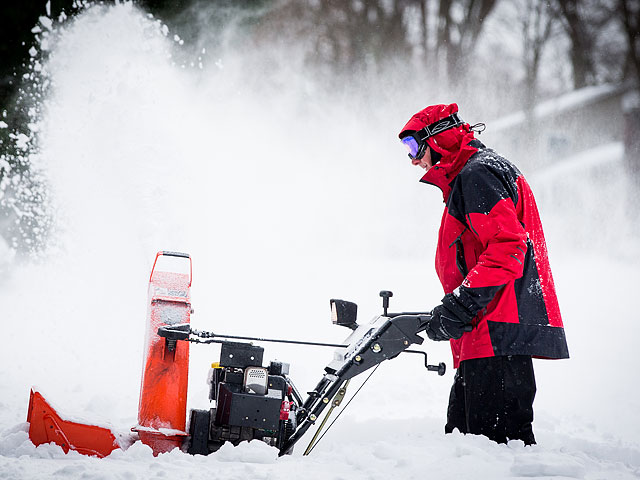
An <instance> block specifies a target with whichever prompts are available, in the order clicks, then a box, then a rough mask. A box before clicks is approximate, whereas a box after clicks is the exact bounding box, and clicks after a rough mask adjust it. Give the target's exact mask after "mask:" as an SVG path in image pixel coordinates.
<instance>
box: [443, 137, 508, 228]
mask: <svg viewBox="0 0 640 480" xmlns="http://www.w3.org/2000/svg"><path fill="white" fill-rule="evenodd" d="M520 175H521V173H520V171H519V170H518V169H517V168H516V166H515V165H513V164H512V163H511V162H509V161H508V160H506V159H505V158H503V157H501V156H500V155H498V154H497V153H496V152H494V151H493V150H491V149H488V148H483V149H481V150H478V152H477V153H475V154H474V155H473V156H472V157H471V158H470V159H469V160H468V162H467V164H466V165H465V166H464V167H463V169H462V170H460V173H459V174H458V175H457V176H456V178H455V179H454V180H453V182H452V183H451V195H450V196H449V201H448V203H447V207H448V210H449V214H450V215H452V216H453V217H455V218H456V219H457V220H459V221H460V222H462V223H463V224H465V225H466V221H465V216H466V215H467V214H469V213H484V214H487V213H489V212H490V211H491V209H492V208H493V207H494V206H495V205H496V203H498V202H499V201H500V200H503V199H505V198H511V200H512V201H513V204H514V205H516V204H517V203H518V186H517V183H516V181H517V179H518V177H519V176H520Z"/></svg>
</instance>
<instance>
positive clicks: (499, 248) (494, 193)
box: [454, 163, 527, 315]
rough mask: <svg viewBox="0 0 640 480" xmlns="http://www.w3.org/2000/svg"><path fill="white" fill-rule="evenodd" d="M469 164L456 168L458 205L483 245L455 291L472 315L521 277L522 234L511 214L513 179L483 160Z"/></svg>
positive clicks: (514, 195) (514, 201)
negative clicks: (459, 190)
mask: <svg viewBox="0 0 640 480" xmlns="http://www.w3.org/2000/svg"><path fill="white" fill-rule="evenodd" d="M470 167H471V168H469V169H464V170H463V171H462V172H460V184H459V187H460V188H461V190H462V191H461V194H462V195H461V198H462V204H461V205H460V207H461V208H462V210H463V212H464V216H465V223H466V224H467V226H468V228H469V229H470V230H471V232H472V233H473V235H475V236H476V238H477V240H478V241H479V242H480V244H481V245H482V248H483V250H482V253H481V254H480V255H479V256H478V260H477V263H476V265H475V266H474V267H473V268H472V269H471V270H470V271H469V272H468V273H467V276H466V277H465V279H464V280H463V282H462V285H461V286H460V288H459V289H457V290H456V291H455V292H454V295H455V296H456V297H458V299H459V301H460V302H461V303H462V304H463V305H464V306H465V307H466V308H467V309H469V311H470V312H471V313H473V314H474V315H475V314H477V313H478V312H479V311H480V310H482V309H483V308H485V307H486V306H487V305H488V304H489V302H491V300H492V299H493V298H494V297H495V295H496V293H498V291H499V290H500V289H501V288H502V287H504V286H505V285H506V284H507V283H508V282H510V281H512V280H515V279H517V278H520V277H521V276H522V272H523V268H524V259H525V255H526V252H527V234H526V232H525V231H524V227H523V226H522V224H521V223H520V221H519V220H518V217H517V214H516V204H517V201H518V191H517V186H516V182H515V178H514V179H512V178H511V177H510V176H509V175H508V174H506V173H505V172H504V171H502V170H501V169H499V168H495V167H490V166H488V165H485V164H482V163H479V164H475V165H470Z"/></svg>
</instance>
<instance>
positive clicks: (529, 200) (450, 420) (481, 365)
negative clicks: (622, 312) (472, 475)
mask: <svg viewBox="0 0 640 480" xmlns="http://www.w3.org/2000/svg"><path fill="white" fill-rule="evenodd" d="M480 125H481V124H480ZM399 137H400V139H401V141H402V143H403V144H404V145H405V146H406V147H407V148H408V150H409V157H410V158H411V162H412V163H413V165H416V166H420V167H421V168H424V169H425V170H426V173H425V174H424V176H423V177H422V179H421V181H422V182H424V183H430V184H432V185H435V186H437V187H439V188H440V189H441V190H442V193H443V196H444V202H445V209H444V215H443V217H442V223H441V225H440V232H439V238H438V246H437V251H436V272H437V274H438V277H439V278H440V282H441V283H442V286H443V287H444V291H445V294H446V295H445V296H444V298H443V299H442V304H441V305H438V306H437V307H435V308H434V309H433V312H432V317H431V320H430V321H429V322H428V324H427V325H426V332H427V335H428V336H429V338H430V339H432V340H436V341H440V340H449V341H450V344H451V350H452V353H453V363H454V367H455V368H457V372H456V375H455V378H454V384H453V387H452V389H451V395H450V398H449V407H448V411H447V424H446V425H445V432H446V433H451V432H452V431H453V430H454V429H455V428H457V429H458V430H459V431H460V432H462V433H472V434H479V435H485V436H487V437H489V438H490V439H492V440H494V441H496V442H499V443H506V442H507V441H508V440H510V439H519V440H522V441H524V443H525V444H526V445H531V444H535V437H534V435H533V430H532V422H533V399H534V396H535V392H536V384H535V378H534V373H533V365H532V361H531V359H532V357H536V358H568V357H569V352H568V349H567V343H566V340H565V334H564V328H563V324H562V318H561V316H560V310H559V307H558V300H557V298H556V292H555V287H554V284H553V278H552V276H551V270H550V268H549V261H548V257H547V247H546V243H545V239H544V234H543V232H542V225H541V223H540V217H539V215H538V209H537V207H536V203H535V199H534V197H533V193H532V192H531V189H530V188H529V185H528V184H527V182H526V180H525V179H524V177H523V176H522V174H521V173H520V171H519V170H518V169H517V168H516V167H515V166H514V165H513V164H511V163H510V162H509V161H507V160H506V159H504V158H502V157H500V156H499V155H498V154H497V153H496V152H494V151H493V150H491V149H488V148H486V147H485V146H484V145H483V144H482V143H481V142H480V141H478V140H477V139H475V135H474V130H473V129H472V127H470V126H469V124H467V123H464V122H463V121H462V120H461V119H460V117H459V116H458V106H457V105H456V104H455V103H453V104H451V105H433V106H430V107H427V108H425V109H424V110H422V111H420V112H418V113H416V114H415V115H414V116H413V117H411V119H410V120H409V122H408V123H407V124H406V125H405V127H404V128H403V129H402V131H401V132H400V135H399Z"/></svg>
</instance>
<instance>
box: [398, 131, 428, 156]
mask: <svg viewBox="0 0 640 480" xmlns="http://www.w3.org/2000/svg"><path fill="white" fill-rule="evenodd" d="M402 144H403V145H404V146H405V147H407V151H408V153H409V158H410V159H411V160H420V159H421V158H422V157H424V154H425V152H426V151H427V142H419V143H418V141H417V140H416V139H415V137H413V136H411V135H409V136H407V137H404V138H403V139H402Z"/></svg>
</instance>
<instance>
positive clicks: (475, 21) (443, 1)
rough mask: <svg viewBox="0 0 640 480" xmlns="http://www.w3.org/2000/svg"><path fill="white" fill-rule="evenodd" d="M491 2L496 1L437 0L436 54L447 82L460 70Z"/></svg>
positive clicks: (476, 39) (473, 45) (489, 9)
mask: <svg viewBox="0 0 640 480" xmlns="http://www.w3.org/2000/svg"><path fill="white" fill-rule="evenodd" d="M495 5H496V0H440V4H439V8H438V34H437V46H436V54H437V56H438V57H439V58H440V59H442V58H444V61H445V65H446V74H447V77H448V78H449V80H450V81H454V79H455V78H456V76H458V75H460V73H461V72H462V71H463V70H464V66H465V63H466V61H467V60H468V58H469V57H470V56H471V54H472V53H473V51H474V50H475V45H476V43H477V41H478V37H479V36H480V33H481V32H482V27H483V25H484V21H485V19H486V18H487V17H488V16H489V14H490V13H491V11H492V10H493V8H494V7H495ZM442 51H444V52H445V54H444V56H443V55H442V53H441V52H442Z"/></svg>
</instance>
